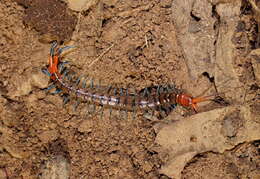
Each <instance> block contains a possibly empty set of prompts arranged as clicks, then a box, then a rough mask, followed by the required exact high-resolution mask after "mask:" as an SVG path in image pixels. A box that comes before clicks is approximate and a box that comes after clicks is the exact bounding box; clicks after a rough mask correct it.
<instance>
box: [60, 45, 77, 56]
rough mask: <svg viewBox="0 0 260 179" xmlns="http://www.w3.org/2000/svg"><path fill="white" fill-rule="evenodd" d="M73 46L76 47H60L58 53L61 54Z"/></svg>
mask: <svg viewBox="0 0 260 179" xmlns="http://www.w3.org/2000/svg"><path fill="white" fill-rule="evenodd" d="M71 48H75V46H65V47H62V48H59V49H58V54H59V55H60V54H61V53H62V52H64V51H65V50H68V49H71Z"/></svg>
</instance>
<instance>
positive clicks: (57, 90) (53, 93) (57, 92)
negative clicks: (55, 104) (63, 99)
mask: <svg viewBox="0 0 260 179" xmlns="http://www.w3.org/2000/svg"><path fill="white" fill-rule="evenodd" d="M61 92H62V90H61V89H59V88H57V89H56V90H55V91H54V92H52V93H51V94H52V95H55V94H59V93H61Z"/></svg>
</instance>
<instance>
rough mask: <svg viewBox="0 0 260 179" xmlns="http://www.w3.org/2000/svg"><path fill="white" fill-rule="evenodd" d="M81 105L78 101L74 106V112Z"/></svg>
mask: <svg viewBox="0 0 260 179" xmlns="http://www.w3.org/2000/svg"><path fill="white" fill-rule="evenodd" d="M79 104H80V101H79V100H76V102H75V103H74V104H73V111H74V112H75V111H76V110H77V108H78V106H79Z"/></svg>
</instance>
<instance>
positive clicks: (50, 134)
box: [38, 130, 58, 143]
mask: <svg viewBox="0 0 260 179" xmlns="http://www.w3.org/2000/svg"><path fill="white" fill-rule="evenodd" d="M38 137H39V138H40V140H41V141H42V142H43V143H48V142H50V141H53V140H55V139H57V138H58V132H57V131H56V130H48V131H44V132H42V133H41V134H39V135H38Z"/></svg>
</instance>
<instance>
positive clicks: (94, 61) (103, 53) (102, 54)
mask: <svg viewBox="0 0 260 179" xmlns="http://www.w3.org/2000/svg"><path fill="white" fill-rule="evenodd" d="M114 45H115V44H112V45H111V46H110V47H108V48H107V49H106V50H105V51H104V52H102V53H101V54H100V55H99V56H98V57H97V58H96V59H95V60H93V61H92V62H91V63H90V64H89V66H88V67H91V66H92V65H93V64H94V63H96V62H97V61H98V60H99V59H101V58H102V57H103V56H104V55H105V54H106V53H107V52H108V51H109V50H110V49H111V48H112V47H113V46H114Z"/></svg>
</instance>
